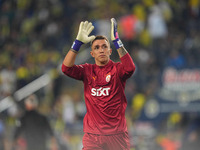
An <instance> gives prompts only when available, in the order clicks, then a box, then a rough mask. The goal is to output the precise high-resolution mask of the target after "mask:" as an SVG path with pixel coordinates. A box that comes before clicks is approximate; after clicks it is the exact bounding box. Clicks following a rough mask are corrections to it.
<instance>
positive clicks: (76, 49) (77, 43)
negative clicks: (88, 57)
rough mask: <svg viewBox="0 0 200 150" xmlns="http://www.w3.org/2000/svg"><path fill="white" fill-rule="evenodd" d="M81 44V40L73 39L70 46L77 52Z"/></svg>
mask: <svg viewBox="0 0 200 150" xmlns="http://www.w3.org/2000/svg"><path fill="white" fill-rule="evenodd" d="M82 44H83V42H81V41H79V40H75V41H74V43H73V44H72V47H71V48H72V49H73V50H75V51H77V52H78V51H79V49H80V47H81V45H82Z"/></svg>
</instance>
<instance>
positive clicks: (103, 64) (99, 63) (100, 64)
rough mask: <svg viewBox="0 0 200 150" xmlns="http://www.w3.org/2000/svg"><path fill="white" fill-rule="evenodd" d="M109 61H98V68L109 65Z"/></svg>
mask: <svg viewBox="0 0 200 150" xmlns="http://www.w3.org/2000/svg"><path fill="white" fill-rule="evenodd" d="M109 60H110V59H109ZM109 60H107V61H103V62H97V61H95V63H96V65H97V66H105V65H107V64H108V62H109Z"/></svg>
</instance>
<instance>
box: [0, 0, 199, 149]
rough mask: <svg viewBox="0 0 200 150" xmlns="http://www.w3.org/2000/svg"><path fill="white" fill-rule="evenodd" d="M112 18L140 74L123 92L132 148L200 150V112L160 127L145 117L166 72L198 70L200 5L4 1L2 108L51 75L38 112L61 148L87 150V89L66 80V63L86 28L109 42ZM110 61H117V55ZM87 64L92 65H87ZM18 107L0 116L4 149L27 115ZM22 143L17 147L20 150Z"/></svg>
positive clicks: (175, 115) (167, 0) (180, 1)
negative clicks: (81, 27)
mask: <svg viewBox="0 0 200 150" xmlns="http://www.w3.org/2000/svg"><path fill="white" fill-rule="evenodd" d="M112 17H115V18H116V19H117V20H118V22H119V36H120V38H121V40H122V41H123V43H124V45H125V47H126V49H127V50H128V51H129V53H130V54H131V56H132V58H133V61H134V63H135V64H136V67H137V69H136V72H135V74H134V75H133V76H132V77H131V78H130V79H129V80H128V82H127V86H126V91H125V92H126V96H127V101H128V107H127V112H126V116H127V123H128V128H129V131H130V132H129V133H130V137H131V149H132V150H146V149H148V150H179V149H180V150H182V149H184V148H186V146H185V145H184V144H183V143H188V145H190V144H191V145H192V148H193V149H194V150H196V149H198V147H199V145H200V144H199V142H198V141H200V135H199V131H198V130H199V128H198V126H199V124H200V123H199V119H198V117H199V115H198V113H197V114H194V113H192V114H191V113H190V112H187V113H182V112H171V113H169V114H167V115H166V116H165V117H164V118H163V119H161V120H159V121H157V123H156V125H157V126H156V127H155V126H154V125H153V124H152V120H151V119H149V120H145V121H144V120H143V118H142V112H143V109H144V106H145V103H146V102H147V101H148V99H150V98H151V97H153V96H154V94H155V93H156V92H157V91H158V89H159V88H161V87H160V86H161V85H160V81H159V78H160V73H161V72H162V70H163V69H164V68H165V67H166V66H172V67H174V68H177V69H181V68H184V67H188V68H189V67H197V68H199V67H200V44H199V43H200V42H199V40H200V0H101V1H96V0H77V1H73V0H0V101H1V100H2V99H4V98H6V97H7V96H13V94H14V93H15V92H16V91H17V90H19V89H20V88H22V87H24V86H25V85H27V84H29V83H30V82H32V81H34V80H35V79H37V78H38V77H40V76H41V75H43V74H45V73H48V74H50V76H51V79H52V81H51V83H49V84H48V85H47V86H45V87H43V88H42V89H40V90H38V91H37V92H36V93H35V94H37V95H38V98H39V100H40V107H39V111H40V112H42V113H43V114H45V115H47V116H48V117H49V120H50V121H51V124H52V127H53V129H54V130H55V132H56V134H57V140H58V141H59V143H60V149H67V148H68V149H71V150H77V149H81V139H82V134H83V133H82V120H83V117H84V114H85V112H86V110H85V105H84V98H83V86H82V83H80V82H78V81H75V80H72V79H69V78H66V77H64V76H63V75H62V73H61V71H60V64H61V63H62V60H63V58H64V56H65V54H66V53H67V51H68V50H69V49H70V47H71V44H72V43H73V41H74V39H75V36H76V34H77V33H76V32H77V29H78V25H79V23H80V21H82V20H90V21H92V22H93V24H94V26H95V30H94V31H93V34H106V36H109V34H108V33H109V30H110V18H112ZM107 31H108V32H107ZM87 46H88V45H86V46H83V48H82V51H83V50H84V49H87ZM111 46H112V45H111ZM113 48H114V47H113ZM79 55H82V53H80V54H79ZM88 55H90V54H89V51H88ZM81 57H83V58H84V57H85V56H84V55H82V56H81ZM87 58H88V57H87ZM111 58H112V59H113V60H114V61H118V56H117V53H116V52H115V51H114V52H113V55H112V56H111ZM85 61H87V62H92V59H90V58H88V59H87V60H84V59H83V62H81V63H85ZM22 101H23V100H22ZM18 103H19V104H18V105H17V107H11V108H8V109H7V110H5V111H3V112H0V149H1V150H4V149H5V150H10V147H11V146H10V145H11V142H12V134H13V130H14V128H15V126H16V119H17V118H18V117H19V116H20V114H21V112H22V111H23V106H22V104H21V102H18ZM20 106H21V107H20ZM194 129H195V130H194ZM187 137H189V138H188V139H186V138H187ZM23 142H24V141H23V138H22V139H21V140H19V149H20V150H22V149H23V148H24V145H25V144H24V143H23ZM183 145H184V147H183ZM190 148H191V146H190Z"/></svg>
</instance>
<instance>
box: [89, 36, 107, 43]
mask: <svg viewBox="0 0 200 150" xmlns="http://www.w3.org/2000/svg"><path fill="white" fill-rule="evenodd" d="M96 40H106V41H107V42H108V43H109V44H110V42H109V40H108V38H107V37H105V36H103V35H97V36H96V37H95V39H94V40H92V41H91V45H92V44H93V43H94V41H96Z"/></svg>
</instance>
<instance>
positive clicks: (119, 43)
mask: <svg viewBox="0 0 200 150" xmlns="http://www.w3.org/2000/svg"><path fill="white" fill-rule="evenodd" d="M113 44H114V45H115V47H116V49H119V48H120V47H122V46H124V45H123V43H122V41H121V40H120V39H116V40H114V41H113Z"/></svg>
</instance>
